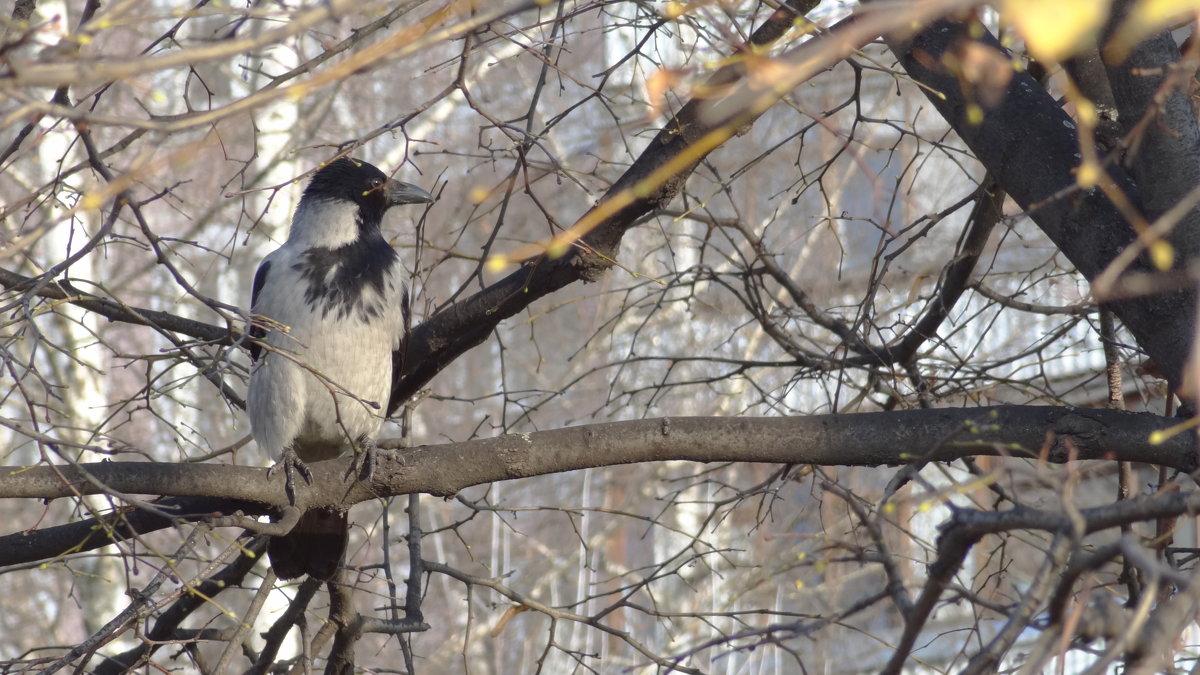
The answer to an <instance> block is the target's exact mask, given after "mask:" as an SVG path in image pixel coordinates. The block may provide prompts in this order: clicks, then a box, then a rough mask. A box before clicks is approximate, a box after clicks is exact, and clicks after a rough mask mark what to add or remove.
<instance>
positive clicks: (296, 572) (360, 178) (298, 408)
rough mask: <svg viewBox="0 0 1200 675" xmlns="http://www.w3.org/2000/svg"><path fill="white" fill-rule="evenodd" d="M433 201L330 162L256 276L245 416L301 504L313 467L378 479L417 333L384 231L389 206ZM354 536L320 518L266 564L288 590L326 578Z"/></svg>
mask: <svg viewBox="0 0 1200 675" xmlns="http://www.w3.org/2000/svg"><path fill="white" fill-rule="evenodd" d="M432 201H433V197H432V196H431V195H430V194H429V193H428V192H426V191H424V190H422V189H421V188H419V187H417V186H415V185H409V184H408V183H401V182H400V181H396V180H389V179H388V177H387V176H386V175H385V174H384V173H383V172H382V171H380V170H379V169H377V168H375V167H374V166H371V165H370V164H367V163H366V162H362V161H358V160H354V159H345V158H343V159H338V160H335V161H333V162H330V163H329V164H328V165H326V166H325V167H323V168H322V169H321V170H319V171H317V172H316V174H314V175H313V177H312V180H311V181H310V182H309V184H308V187H307V188H305V190H304V194H303V196H302V197H301V198H300V204H299V206H297V207H296V213H295V214H294V215H293V216H292V229H291V232H290V233H289V234H288V238H287V241H286V242H284V244H283V245H282V246H280V247H279V248H278V249H277V250H275V251H274V252H273V253H271V254H270V255H268V256H267V257H266V258H264V259H263V261H262V264H261V265H259V267H258V272H257V273H256V274H255V275H254V290H253V296H252V300H251V312H252V314H254V315H255V318H254V322H253V323H252V325H251V329H250V332H251V336H252V337H253V338H255V340H254V341H253V342H252V344H251V345H250V357H251V359H252V360H253V361H254V365H253V367H252V369H251V371H250V390H249V392H248V395H247V397H246V405H247V410H248V411H249V414H250V428H251V431H252V433H253V435H254V440H255V441H257V442H258V445H259V447H261V448H263V449H264V450H266V451H267V452H269V453H271V456H272V457H278V458H279V463H278V464H276V465H275V466H274V467H272V468H271V472H272V473H274V472H275V471H276V470H278V469H280V468H282V469H283V470H284V473H285V476H286V481H287V483H286V485H287V493H288V498H289V499H290V500H291V501H292V502H293V503H295V474H297V473H299V474H300V475H301V476H303V477H304V479H305V480H306V481H307V482H308V483H310V484H311V483H312V472H311V471H310V470H309V468H308V467H307V466H306V463H309V462H317V461H321V460H326V459H334V458H336V457H340V456H342V455H344V454H345V453H346V452H347V451H351V452H355V453H356V455H355V461H354V463H353V465H352V467H351V471H358V472H359V474H360V477H363V478H368V477H370V475H371V473H372V472H373V471H374V467H375V462H376V454H377V453H378V452H379V451H378V449H377V448H376V446H375V434H376V433H378V431H379V427H380V425H381V424H382V423H383V418H384V413H385V411H386V410H387V405H388V396H389V393H390V392H391V386H392V357H393V354H394V353H396V352H397V351H398V350H400V349H401V348H402V347H403V342H404V339H405V326H407V324H408V321H407V317H408V287H407V286H406V285H405V283H404V271H403V266H402V265H401V264H400V259H399V256H398V255H397V253H396V251H395V250H393V249H392V246H391V245H390V244H388V242H387V240H385V239H384V238H383V234H382V233H381V232H380V224H381V222H382V220H383V214H384V213H385V212H386V211H387V210H388V209H389V208H390V207H392V206H396V205H399V204H424V203H428V202H432ZM347 533H348V523H347V519H346V514H345V513H344V512H335V511H330V510H323V509H312V510H309V511H307V512H305V513H304V514H303V515H302V516H301V518H300V522H299V523H298V524H297V525H296V526H295V527H294V528H293V529H292V530H291V532H290V533H288V534H287V535H286V536H283V537H275V538H274V539H272V540H271V542H270V545H269V546H268V548H267V554H268V556H269V557H270V559H271V565H272V566H273V567H274V568H275V573H276V574H277V575H278V576H279V578H281V579H292V578H296V577H299V576H302V575H304V574H306V573H307V574H310V575H312V576H313V577H316V578H319V579H329V578H331V577H332V576H333V574H334V573H335V572H336V571H337V568H338V565H339V564H341V560H342V556H343V555H344V553H345V550H346V538H347Z"/></svg>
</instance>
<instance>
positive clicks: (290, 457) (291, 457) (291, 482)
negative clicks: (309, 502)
mask: <svg viewBox="0 0 1200 675" xmlns="http://www.w3.org/2000/svg"><path fill="white" fill-rule="evenodd" d="M280 467H283V475H284V476H285V477H286V479H287V480H286V482H285V483H284V489H285V490H286V491H287V498H288V503H289V504H292V505H293V506H295V504H296V476H295V474H296V473H297V472H298V473H299V474H300V475H301V476H304V482H306V483H308V484H309V485H312V482H313V475H312V469H309V468H308V465H307V464H305V463H304V462H302V461H300V457H298V456H297V455H296V451H295V450H293V449H291V448H287V449H285V450H284V451H283V457H281V458H280V459H279V462H278V463H277V464H276V465H275V466H273V467H271V468H270V469H268V470H267V478H268V479H269V478H270V477H271V476H273V475H275V472H276V471H278V470H279V468H280Z"/></svg>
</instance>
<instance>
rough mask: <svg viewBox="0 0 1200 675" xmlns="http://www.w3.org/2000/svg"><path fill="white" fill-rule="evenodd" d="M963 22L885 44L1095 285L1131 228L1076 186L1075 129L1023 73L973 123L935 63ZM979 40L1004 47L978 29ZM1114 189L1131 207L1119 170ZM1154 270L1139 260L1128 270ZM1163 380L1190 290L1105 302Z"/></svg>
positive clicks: (1177, 380)
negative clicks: (1153, 362)
mask: <svg viewBox="0 0 1200 675" xmlns="http://www.w3.org/2000/svg"><path fill="white" fill-rule="evenodd" d="M969 30H970V29H969V28H968V27H967V26H966V25H965V24H962V23H956V22H949V21H937V22H934V23H933V24H932V25H930V27H929V28H927V29H925V30H923V31H921V32H920V33H918V34H916V35H915V36H913V37H912V38H910V39H908V40H889V46H890V47H891V48H892V51H893V52H894V53H895V55H896V56H897V57H898V58H899V59H900V63H901V65H902V66H903V67H904V69H905V70H906V71H907V72H908V74H909V76H910V77H912V78H913V80H915V81H916V82H917V83H919V84H920V85H922V91H924V92H925V93H926V94H927V96H928V98H929V100H930V101H931V102H932V103H933V105H934V107H936V108H937V110H938V111H939V112H940V113H941V115H942V116H943V117H944V118H945V119H946V121H947V122H949V124H950V126H951V127H952V128H953V129H954V131H955V132H956V133H957V134H958V135H959V137H961V138H962V140H963V142H965V143H966V144H967V146H968V147H969V148H970V149H971V152H972V153H973V154H974V155H975V157H976V158H977V159H978V160H979V161H980V162H981V163H982V164H983V166H984V167H985V168H986V169H987V170H988V172H990V173H991V174H993V175H994V176H995V177H996V180H997V182H999V184H1000V186H1001V187H1003V188H1004V190H1005V191H1006V192H1008V194H1009V195H1010V196H1011V197H1012V198H1013V199H1014V200H1015V201H1016V202H1017V203H1018V204H1020V205H1021V207H1022V208H1024V209H1027V210H1028V211H1029V215H1030V217H1031V218H1032V219H1033V221H1034V223H1036V224H1037V225H1038V227H1040V228H1041V229H1042V231H1043V232H1045V233H1046V236H1048V237H1049V238H1050V240H1051V241H1053V242H1054V243H1055V245H1056V246H1058V247H1059V249H1060V250H1062V252H1063V253H1064V254H1065V255H1066V256H1067V258H1068V259H1069V260H1070V261H1071V262H1072V263H1073V264H1074V265H1075V266H1076V267H1077V268H1078V269H1079V271H1080V272H1081V273H1082V274H1083V275H1084V277H1086V278H1087V279H1088V280H1089V281H1091V280H1094V279H1096V277H1097V276H1099V275H1100V274H1101V273H1102V272H1103V271H1104V270H1105V269H1106V268H1107V267H1108V266H1109V265H1110V264H1111V263H1112V262H1113V260H1115V259H1116V257H1117V255H1118V254H1119V253H1120V252H1121V251H1122V250H1124V249H1125V248H1127V247H1128V246H1130V245H1131V244H1133V242H1134V241H1135V239H1136V234H1135V233H1134V231H1133V229H1132V227H1131V226H1130V225H1129V223H1128V222H1127V221H1126V219H1125V218H1124V216H1123V215H1122V214H1121V212H1120V211H1119V210H1118V208H1117V207H1116V206H1115V205H1114V204H1113V202H1112V201H1110V200H1109V198H1108V197H1107V196H1106V195H1105V191H1104V190H1100V189H1090V190H1081V189H1080V188H1078V187H1077V186H1076V183H1075V169H1076V168H1077V167H1078V165H1079V163H1080V159H1079V157H1080V154H1081V153H1080V148H1079V139H1078V134H1077V132H1076V128H1075V123H1074V122H1073V121H1072V120H1071V118H1070V117H1069V116H1068V115H1067V114H1066V112H1064V111H1063V109H1062V108H1061V107H1060V106H1059V105H1058V102H1057V101H1055V100H1054V99H1053V98H1052V97H1051V96H1050V95H1049V94H1047V93H1046V91H1045V89H1043V88H1042V87H1041V86H1040V85H1039V84H1038V82H1037V81H1036V80H1034V79H1033V77H1031V76H1030V75H1029V74H1028V73H1025V72H1014V73H1013V75H1012V80H1011V81H1010V82H1009V85H1008V89H1007V91H1006V93H1005V96H1004V99H1003V100H1002V101H1001V102H1000V103H999V104H998V105H997V106H996V107H994V108H992V109H990V110H988V111H987V112H986V114H985V116H984V119H983V121H982V122H981V123H979V124H971V123H970V122H969V121H968V117H967V108H968V106H969V105H972V104H973V103H974V102H973V101H972V100H970V99H968V97H967V95H966V94H965V93H964V92H963V87H962V86H961V84H960V83H959V81H958V80H957V78H955V77H954V76H953V75H952V74H951V73H950V72H948V70H947V69H946V68H944V67H943V66H941V65H940V64H941V63H942V61H941V60H942V56H943V55H944V54H946V53H947V52H948V51H950V50H952V49H954V48H955V46H956V45H957V44H959V43H960V42H964V41H968V40H971V39H973V38H971V37H970V33H969ZM979 43H980V44H982V45H984V46H986V47H988V48H991V49H996V50H999V51H1003V48H1002V47H1001V46H1000V45H999V43H998V42H996V40H995V39H994V38H993V37H992V36H991V35H990V34H989V33H987V32H986V30H985V31H984V33H983V36H982V37H981V38H979ZM1108 178H1109V179H1110V180H1111V185H1112V189H1114V190H1116V191H1119V192H1120V193H1123V194H1125V195H1127V196H1130V198H1131V199H1132V201H1133V202H1134V203H1135V204H1136V203H1137V201H1138V198H1139V191H1138V189H1137V187H1136V186H1135V185H1134V183H1133V181H1132V179H1131V178H1130V177H1129V175H1128V174H1126V173H1125V171H1124V170H1123V169H1121V168H1120V167H1118V166H1110V167H1108ZM1137 272H1149V273H1153V272H1155V270H1154V268H1153V267H1152V266H1151V265H1150V264H1149V262H1148V261H1146V260H1145V259H1144V258H1139V259H1138V260H1137V262H1135V263H1134V264H1133V265H1132V266H1131V267H1130V269H1129V270H1127V272H1126V273H1127V274H1128V273H1137ZM1108 304H1109V306H1111V307H1112V309H1113V311H1114V312H1115V313H1116V315H1117V316H1118V317H1120V318H1121V320H1122V322H1123V323H1124V324H1125V326H1126V327H1127V328H1128V329H1129V330H1130V331H1131V332H1132V333H1133V334H1134V336H1135V337H1136V338H1137V341H1138V344H1139V345H1141V347H1142V348H1143V349H1145V350H1146V352H1147V353H1149V354H1150V356H1151V357H1152V358H1153V359H1154V361H1155V362H1156V363H1157V364H1158V366H1159V367H1160V369H1161V370H1162V371H1163V372H1164V373H1165V374H1166V376H1167V380H1168V381H1170V382H1171V384H1173V385H1175V386H1176V387H1178V386H1179V385H1180V384H1181V382H1182V379H1183V374H1184V369H1185V364H1186V362H1187V358H1188V352H1189V349H1190V347H1191V341H1192V333H1193V328H1194V325H1195V315H1196V296H1195V292H1194V291H1193V290H1190V289H1189V290H1183V291H1175V292H1168V293H1158V294H1152V295H1145V296H1141V297H1136V298H1130V299H1123V300H1117V301H1112V302H1110V303H1108Z"/></svg>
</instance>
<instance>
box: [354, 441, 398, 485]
mask: <svg viewBox="0 0 1200 675" xmlns="http://www.w3.org/2000/svg"><path fill="white" fill-rule="evenodd" d="M358 445H359V449H358V452H356V453H354V461H353V462H351V463H350V469H349V470H348V471H347V472H346V477H347V478H349V477H350V476H351V475H353V474H358V480H360V481H369V480H371V477H372V476H374V475H375V466H376V465H377V464H378V463H379V458H380V457H381V456H382V457H393V458H396V459H398V460H400V461H404V460H403V456H402V455H400V453H396V452H392V451H391V450H384V449H383V448H381V447H379V446H378V445H375V441H374V439H371V438H366V437H364V438H361V439H359V442H358Z"/></svg>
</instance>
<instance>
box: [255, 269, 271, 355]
mask: <svg viewBox="0 0 1200 675" xmlns="http://www.w3.org/2000/svg"><path fill="white" fill-rule="evenodd" d="M270 269H271V263H269V262H264V263H263V264H261V265H259V266H258V271H257V272H255V273H254V287H253V288H252V289H251V291H250V311H251V312H253V311H254V306H255V305H256V304H258V294H259V292H260V291H262V289H263V286H265V285H266V284H267V272H268V271H269V270H270ZM250 337H251V338H252V339H251V341H250V360H251V361H257V360H258V354H259V352H261V351H262V347H261V346H259V344H258V341H259V340H261V339H263V338H265V337H267V331H265V330H263V328H262V326H259V325H258V324H256V323H254V322H253V321H251V322H250Z"/></svg>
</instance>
